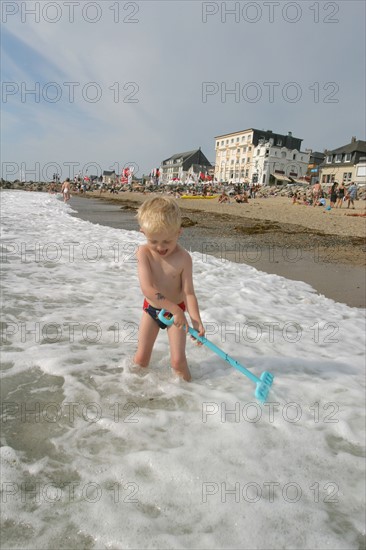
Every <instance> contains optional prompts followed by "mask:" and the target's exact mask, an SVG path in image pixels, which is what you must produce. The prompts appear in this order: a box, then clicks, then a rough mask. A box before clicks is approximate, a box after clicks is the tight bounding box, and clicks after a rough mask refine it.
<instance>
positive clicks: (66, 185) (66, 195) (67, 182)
mask: <svg viewBox="0 0 366 550" xmlns="http://www.w3.org/2000/svg"><path fill="white" fill-rule="evenodd" d="M61 193H62V194H63V196H64V202H67V201H69V200H70V178H66V179H65V181H64V182H63V184H62V187H61Z"/></svg>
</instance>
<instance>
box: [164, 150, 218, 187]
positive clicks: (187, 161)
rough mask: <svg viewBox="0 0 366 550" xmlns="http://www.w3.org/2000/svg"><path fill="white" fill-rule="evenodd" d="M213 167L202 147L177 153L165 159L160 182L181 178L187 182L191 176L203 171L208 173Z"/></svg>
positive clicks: (180, 179)
mask: <svg viewBox="0 0 366 550" xmlns="http://www.w3.org/2000/svg"><path fill="white" fill-rule="evenodd" d="M211 169H212V164H211V163H210V161H209V160H208V159H207V158H206V156H205V155H204V154H203V153H202V151H201V147H200V148H199V149H195V150H194V151H187V152H185V153H176V154H175V155H172V156H171V157H169V158H168V159H166V160H163V161H162V163H161V167H160V182H161V183H168V182H169V181H173V180H179V181H180V182H182V183H185V182H186V181H187V180H189V179H190V178H191V179H192V178H193V179H195V178H197V177H198V175H199V174H200V173H201V172H202V173H203V174H207V173H208V172H209V170H211Z"/></svg>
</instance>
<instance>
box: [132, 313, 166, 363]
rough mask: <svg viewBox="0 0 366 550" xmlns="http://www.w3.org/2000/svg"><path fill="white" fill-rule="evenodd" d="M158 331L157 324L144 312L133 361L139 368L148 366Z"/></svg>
mask: <svg viewBox="0 0 366 550" xmlns="http://www.w3.org/2000/svg"><path fill="white" fill-rule="evenodd" d="M159 330H160V329H159V325H158V324H157V322H156V321H154V319H153V318H152V317H151V316H150V315H149V314H148V313H146V311H144V312H143V313H142V319H141V322H140V327H139V339H138V345H137V351H136V354H135V357H134V359H133V360H134V362H135V363H136V364H137V365H140V367H148V366H149V363H150V358H151V353H152V350H153V347H154V344H155V340H156V337H157V335H158V333H159Z"/></svg>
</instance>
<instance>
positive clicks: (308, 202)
mask: <svg viewBox="0 0 366 550" xmlns="http://www.w3.org/2000/svg"><path fill="white" fill-rule="evenodd" d="M327 196H328V198H329V206H327ZM356 199H357V185H356V183H354V182H351V184H350V186H349V187H348V188H346V187H345V185H344V183H343V182H342V183H340V184H339V183H338V182H337V181H335V182H333V184H332V186H331V188H330V190H329V193H326V192H325V191H324V190H323V189H322V186H321V184H320V183H319V182H318V181H317V182H316V183H315V184H314V185H313V187H312V188H311V189H308V191H304V192H303V193H302V194H301V192H300V191H298V192H296V193H294V195H293V197H292V204H303V205H305V206H323V207H327V208H328V209H329V210H330V209H332V208H342V206H343V205H344V203H346V202H347V203H348V204H347V208H352V209H353V210H354V209H355V200H356ZM351 205H352V206H351Z"/></svg>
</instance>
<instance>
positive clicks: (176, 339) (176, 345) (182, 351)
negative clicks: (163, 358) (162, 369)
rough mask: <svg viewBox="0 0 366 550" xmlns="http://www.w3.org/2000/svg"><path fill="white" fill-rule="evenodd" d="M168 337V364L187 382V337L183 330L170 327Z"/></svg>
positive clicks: (188, 373) (188, 379)
mask: <svg viewBox="0 0 366 550" xmlns="http://www.w3.org/2000/svg"><path fill="white" fill-rule="evenodd" d="M168 337H169V345H170V364H171V366H172V369H173V370H174V372H175V373H176V374H177V375H178V376H180V377H181V378H183V380H186V382H189V381H190V379H191V373H190V372H189V368H188V364H187V358H186V339H187V335H186V332H185V331H184V330H183V329H179V328H177V327H176V326H174V325H172V326H170V327H169V328H168Z"/></svg>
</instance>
